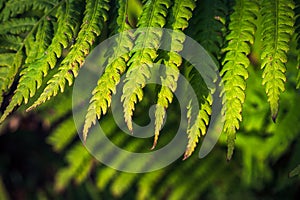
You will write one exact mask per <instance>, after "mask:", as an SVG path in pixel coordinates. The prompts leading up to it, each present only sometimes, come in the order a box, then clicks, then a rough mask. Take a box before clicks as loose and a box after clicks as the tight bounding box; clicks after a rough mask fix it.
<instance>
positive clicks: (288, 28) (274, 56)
mask: <svg viewBox="0 0 300 200" xmlns="http://www.w3.org/2000/svg"><path fill="white" fill-rule="evenodd" d="M262 7H263V8H262V9H261V14H262V16H263V19H262V27H263V30H262V43H263V52H262V54H261V59H262V64H261V68H262V69H263V75H262V77H263V85H265V90H266V94H267V96H268V102H269V103H270V108H271V115H272V119H273V121H275V120H276V117H277V113H278V106H279V96H280V94H281V92H283V91H284V90H285V86H284V83H285V81H286V76H285V74H284V73H285V71H286V66H285V63H286V62H287V52H288V50H289V49H290V47H289V41H290V39H291V35H292V34H293V33H294V23H295V19H294V18H295V16H294V15H295V14H294V11H293V9H294V7H295V5H294V2H293V1H292V0H275V1H267V0H264V1H263V2H262Z"/></svg>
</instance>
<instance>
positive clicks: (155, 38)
mask: <svg viewBox="0 0 300 200" xmlns="http://www.w3.org/2000/svg"><path fill="white" fill-rule="evenodd" d="M170 5H171V2H170V1H169V0H163V1H159V0H148V1H147V2H146V4H145V5H144V8H143V12H142V14H141V18H140V20H139V22H138V27H139V28H144V27H145V28H147V27H158V28H162V27H164V26H165V24H166V16H167V10H168V8H169V7H170ZM150 31H151V30H149V29H145V32H144V33H143V34H139V35H136V34H135V35H136V37H137V38H136V41H135V47H134V49H138V50H137V51H135V52H134V53H133V55H132V56H131V58H130V60H129V61H128V65H129V69H128V71H127V73H126V78H125V84H124V87H123V94H122V97H121V99H122V102H123V111H124V118H125V122H126V124H127V126H128V129H129V131H131V132H132V115H133V110H134V107H135V104H136V103H137V102H138V101H141V100H142V98H143V90H142V88H143V87H144V86H145V83H146V79H147V78H149V77H150V76H151V74H150V71H149V68H150V67H151V65H152V64H153V63H154V61H155V59H156V58H157V56H158V55H157V50H158V48H159V45H160V39H161V36H162V31H159V30H158V31H156V32H150ZM144 47H147V48H144ZM149 47H152V48H149ZM134 49H133V51H134Z"/></svg>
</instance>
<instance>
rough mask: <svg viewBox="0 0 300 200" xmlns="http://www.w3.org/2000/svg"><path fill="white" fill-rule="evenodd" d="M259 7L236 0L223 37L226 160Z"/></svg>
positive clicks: (238, 118) (236, 126) (238, 117)
mask: <svg viewBox="0 0 300 200" xmlns="http://www.w3.org/2000/svg"><path fill="white" fill-rule="evenodd" d="M258 10H259V7H258V4H257V2H256V1H252V0H236V4H235V6H234V13H233V14H232V15H231V16H230V20H231V22H230V24H229V30H230V33H229V34H228V35H227V37H226V40H227V41H228V44H227V47H225V48H224V49H223V51H224V52H225V56H224V60H223V63H222V64H223V69H222V71H221V76H222V80H223V82H224V88H223V91H222V94H223V101H224V103H225V105H224V109H223V114H225V124H224V128H223V129H224V132H225V133H226V135H227V142H228V152H227V159H228V160H229V159H231V156H232V153H233V149H234V141H235V135H236V130H237V129H239V122H240V121H241V120H242V115H241V112H242V107H243V103H244V100H245V92H244V91H245V89H246V81H245V80H246V79H247V78H248V71H247V70H246V68H247V67H248V66H249V65H250V61H249V59H248V58H247V55H248V54H249V53H250V44H253V43H254V33H255V31H256V25H255V24H254V22H255V19H256V16H257V12H258Z"/></svg>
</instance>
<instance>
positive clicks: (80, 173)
mask: <svg viewBox="0 0 300 200" xmlns="http://www.w3.org/2000/svg"><path fill="white" fill-rule="evenodd" d="M66 160H67V162H68V166H66V167H65V168H62V169H61V170H60V171H59V172H58V173H57V174H56V177H55V189H56V190H58V191H60V190H62V189H64V188H65V187H66V186H67V185H68V184H69V182H70V181H71V179H72V178H75V180H76V182H77V183H80V182H81V181H83V179H84V178H85V177H86V176H87V175H88V174H89V172H90V170H91V167H92V164H93V157H92V156H91V155H90V153H89V152H88V151H87V149H86V148H85V147H84V146H83V145H82V143H81V142H79V143H77V144H76V145H74V146H73V147H72V149H71V150H70V151H69V152H68V153H67V155H66Z"/></svg>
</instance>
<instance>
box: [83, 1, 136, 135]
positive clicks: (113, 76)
mask: <svg viewBox="0 0 300 200" xmlns="http://www.w3.org/2000/svg"><path fill="white" fill-rule="evenodd" d="M127 3H128V2H127V0H126V1H124V0H119V1H118V4H119V9H118V14H119V16H118V18H117V25H116V27H117V29H116V30H115V31H116V33H117V32H119V33H121V34H120V35H119V37H117V39H116V40H117V41H115V42H116V44H115V46H114V48H112V49H111V50H110V51H109V55H111V56H110V58H109V63H111V64H110V65H109V66H108V67H107V68H106V69H105V72H104V74H103V75H102V76H101V77H100V79H99V81H98V83H97V86H96V87H95V88H94V90H93V92H92V95H93V96H92V98H91V100H90V105H89V107H88V112H87V114H86V117H85V123H84V128H83V136H84V140H85V139H86V137H87V134H88V130H89V128H90V127H91V126H92V124H95V122H96V120H97V119H100V117H101V115H104V114H106V112H107V109H108V108H109V107H110V104H111V95H112V93H115V92H116V85H117V84H118V83H119V81H120V76H121V74H123V73H124V72H125V70H126V62H127V61H128V59H129V55H128V54H125V55H122V56H120V57H117V55H118V54H119V52H126V51H127V50H128V49H131V48H132V46H133V42H132V38H130V36H129V35H128V34H122V32H124V31H126V30H129V29H130V25H129V24H128V23H127V21H126V20H127Z"/></svg>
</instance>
